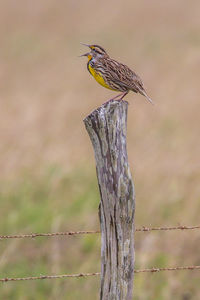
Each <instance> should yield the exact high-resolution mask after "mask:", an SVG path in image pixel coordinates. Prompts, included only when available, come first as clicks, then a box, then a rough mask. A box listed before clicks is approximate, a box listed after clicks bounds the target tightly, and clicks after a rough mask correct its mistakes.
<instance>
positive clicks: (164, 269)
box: [0, 266, 200, 282]
mask: <svg viewBox="0 0 200 300" xmlns="http://www.w3.org/2000/svg"><path fill="white" fill-rule="evenodd" d="M182 270H200V266H186V267H172V268H152V269H141V270H135V271H134V272H135V273H156V272H162V271H182ZM99 275H100V273H79V274H62V275H41V276H30V277H16V278H12V277H6V278H0V282H8V281H25V280H37V279H58V278H59V279H61V278H80V277H89V276H99Z"/></svg>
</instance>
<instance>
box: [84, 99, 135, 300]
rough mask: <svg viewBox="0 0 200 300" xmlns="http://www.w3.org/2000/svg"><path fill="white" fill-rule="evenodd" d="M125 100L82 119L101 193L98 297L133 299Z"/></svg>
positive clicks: (104, 299)
mask: <svg viewBox="0 0 200 300" xmlns="http://www.w3.org/2000/svg"><path fill="white" fill-rule="evenodd" d="M127 110H128V103H127V102H126V101H113V100H110V101H109V102H107V103H105V104H103V105H102V106H101V107H99V108H98V109H96V110H94V111H93V112H92V113H91V114H90V115H89V116H87V117H86V118H85V119H84V123H85V126H86V129H87V131H88V134H89V136H90V139H91V141H92V145H93V148H94V152H95V159H96V168H97V177H98V183H99V190H100V196H101V203H100V208H99V217H100V223H101V290H100V300H132V297H133V276H134V208H135V197H134V186H133V181H132V178H131V173H130V169H129V164H128V157H127V149H126V124H127Z"/></svg>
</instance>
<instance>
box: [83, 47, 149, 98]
mask: <svg viewBox="0 0 200 300" xmlns="http://www.w3.org/2000/svg"><path fill="white" fill-rule="evenodd" d="M81 44H82V45H84V46H87V47H89V49H90V51H89V52H87V53H85V54H82V55H80V56H86V57H87V58H88V62H87V69H88V71H89V73H90V74H91V75H92V76H93V77H94V78H95V79H96V81H97V82H98V83H99V84H101V85H102V86H103V87H105V88H108V89H110V90H112V91H118V92H121V93H120V94H118V95H117V96H115V97H114V98H112V99H110V100H114V99H117V100H122V99H123V98H124V97H125V96H126V95H127V94H128V93H129V92H130V91H133V92H135V93H140V94H141V95H143V96H145V97H146V99H147V100H148V101H149V102H151V103H152V104H153V101H152V99H151V98H150V97H149V96H148V95H147V93H146V91H145V88H144V84H143V82H142V80H141V78H140V77H139V76H138V75H137V74H136V73H135V72H134V71H132V70H131V69H130V68H129V67H128V66H126V65H125V64H122V63H120V62H118V61H116V60H115V59H113V58H111V57H110V56H109V55H108V53H107V52H106V50H105V49H104V48H103V47H101V46H99V45H88V44H84V43H81Z"/></svg>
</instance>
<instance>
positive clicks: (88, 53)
mask: <svg viewBox="0 0 200 300" xmlns="http://www.w3.org/2000/svg"><path fill="white" fill-rule="evenodd" d="M80 44H81V45H83V46H86V47H89V48H90V47H91V45H88V44H84V43H80ZM88 55H90V52H87V53H85V54H82V55H80V56H79V57H81V56H87V57H88Z"/></svg>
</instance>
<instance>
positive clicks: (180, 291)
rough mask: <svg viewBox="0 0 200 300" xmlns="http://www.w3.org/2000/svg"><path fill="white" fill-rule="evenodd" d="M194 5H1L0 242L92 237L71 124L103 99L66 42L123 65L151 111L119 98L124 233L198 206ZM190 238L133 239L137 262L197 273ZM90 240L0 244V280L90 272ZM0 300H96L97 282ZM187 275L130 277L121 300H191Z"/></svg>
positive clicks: (15, 286)
mask: <svg viewBox="0 0 200 300" xmlns="http://www.w3.org/2000/svg"><path fill="white" fill-rule="evenodd" d="M199 31H200V2H199V1H197V0H193V1H186V0H173V1H172V0H169V1H165V2H164V1H159V0H152V1H145V0H140V1H138V0H134V1H131V0H127V1H122V0H121V1H114V0H111V1H98V2H95V1H91V0H85V1H74V0H73V1H72V0H67V1H59V2H57V1H52V0H47V1H43V2H41V1H27V0H26V1H25V0H21V1H11V0H7V1H0V35H1V49H0V66H1V67H0V104H1V110H0V120H1V121H0V140H1V143H0V155H1V159H0V168H1V174H0V200H1V209H0V228H1V234H15V233H30V232H49V231H61V230H84V229H85V230H95V229H98V227H99V223H98V215H97V211H98V203H99V194H98V188H97V182H96V175H95V165H94V158H93V152H92V146H91V144H90V141H89V138H88V136H87V133H86V130H85V128H84V126H83V122H82V119H83V118H84V117H85V116H86V115H87V114H88V113H89V112H90V111H91V110H93V109H94V108H96V107H97V106H99V105H101V103H103V102H105V101H106V100H107V99H109V98H111V97H112V96H113V92H111V91H109V90H106V89H103V88H102V87H101V86H100V85H98V84H97V83H96V82H95V81H94V80H93V78H92V77H91V76H89V74H88V73H87V69H86V61H85V59H84V58H78V55H80V54H82V53H84V51H85V49H84V47H83V46H81V45H80V44H79V42H85V43H97V44H100V45H102V46H103V47H104V48H106V49H107V50H108V52H109V53H110V55H111V56H112V57H114V58H116V59H118V60H120V61H122V62H124V63H126V64H128V65H129V66H130V67H131V68H133V69H134V70H136V72H137V73H138V74H139V75H140V76H141V77H142V79H143V81H144V82H145V85H146V89H147V91H148V93H149V95H150V96H151V97H152V99H153V100H154V102H155V103H156V105H155V106H154V107H152V106H151V105H148V103H147V102H146V101H145V99H144V98H143V97H142V96H139V95H136V94H133V93H132V94H131V93H130V94H129V95H128V96H127V100H128V101H129V103H130V105H129V120H128V153H129V160H130V166H131V169H132V173H133V177H134V182H135V187H136V197H137V198H136V201H137V207H136V226H142V225H146V226H150V225H155V226H157V225H178V224H183V225H193V224H198V223H199V210H200V185H199V180H200V159H199V154H200V141H199V122H200V121H199V120H200V101H199V93H200V85H199V78H200V68H199V66H200V55H199V53H200V35H199ZM199 241H200V238H199V233H198V232H197V231H193V232H178V231H177V232H162V233H159V232H157V233H137V234H136V267H137V268H148V267H165V266H176V265H199V264H200V254H199V251H198V250H197V249H198V248H199ZM99 270H100V237H99V236H83V237H81V236H80V237H66V238H49V239H48V238H37V239H33V240H32V239H27V240H8V241H1V249H0V277H6V276H7V277H13V276H29V275H30V276H31V275H32V276H34V275H40V274H62V273H78V272H96V271H99ZM0 294H1V296H0V297H1V299H4V300H7V299H14V300H16V299H20V300H27V299H28V300H29V299H37V300H43V299H50V300H51V299H52V300H54V299H69V300H75V299H79V298H80V297H83V296H84V297H85V298H86V299H88V300H93V299H98V294H99V278H88V279H78V280H76V279H66V280H53V281H50V280H46V281H37V282H18V283H6V284H3V285H2V286H1V292H0ZM199 298H200V291H199V273H198V272H187V271H185V272H172V273H170V272H166V273H162V274H138V275H136V276H135V291H134V300H146V299H148V300H171V299H181V300H190V299H195V300H196V299H199Z"/></svg>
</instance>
